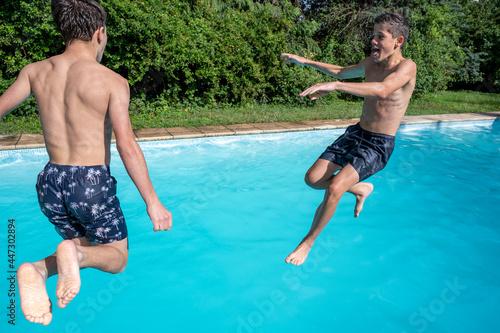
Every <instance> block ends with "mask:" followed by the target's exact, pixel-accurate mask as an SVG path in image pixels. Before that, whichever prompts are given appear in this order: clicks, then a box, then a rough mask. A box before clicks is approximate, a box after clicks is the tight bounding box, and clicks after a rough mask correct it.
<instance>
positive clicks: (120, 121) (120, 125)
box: [109, 78, 172, 231]
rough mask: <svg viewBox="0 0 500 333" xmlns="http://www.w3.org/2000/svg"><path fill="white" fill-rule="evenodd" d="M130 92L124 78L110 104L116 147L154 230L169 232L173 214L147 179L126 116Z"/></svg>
mask: <svg viewBox="0 0 500 333" xmlns="http://www.w3.org/2000/svg"><path fill="white" fill-rule="evenodd" d="M129 96H130V91H129V86H128V83H127V81H126V80H125V79H123V78H120V81H119V82H118V83H117V87H116V89H115V90H114V91H113V92H112V94H111V97H110V102H109V117H110V120H111V125H112V126H113V129H114V132H115V136H116V148H117V150H118V153H119V154H120V157H121V159H122V161H123V164H124V165H125V168H126V169H127V173H128V174H129V176H130V178H131V179H132V181H133V182H134V184H135V186H136V187H137V189H138V190H139V193H140V194H141V196H142V198H143V200H144V202H145V203H146V206H147V212H148V215H149V217H150V218H151V221H152V222H153V225H154V229H153V230H154V231H161V230H169V229H170V228H171V227H172V214H171V213H170V212H169V211H168V210H167V209H166V208H165V207H164V206H163V205H162V203H161V202H160V200H159V199H158V196H157V195H156V192H155V190H154V188H153V184H152V183H151V179H150V178H149V173H148V168H147V165H146V160H145V159H144V155H143V153H142V150H141V148H140V147H139V145H138V144H137V142H136V141H135V139H134V133H133V131H132V125H131V123H130V117H129V114H128V105H129V98H130V97H129Z"/></svg>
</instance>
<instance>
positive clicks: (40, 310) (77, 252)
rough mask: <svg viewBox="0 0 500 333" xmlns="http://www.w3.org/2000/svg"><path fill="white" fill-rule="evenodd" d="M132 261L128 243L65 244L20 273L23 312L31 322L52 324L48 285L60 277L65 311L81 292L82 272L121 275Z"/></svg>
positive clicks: (79, 240)
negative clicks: (52, 278) (129, 260)
mask: <svg viewBox="0 0 500 333" xmlns="http://www.w3.org/2000/svg"><path fill="white" fill-rule="evenodd" d="M127 260H128V240H127V239H124V240H121V241H118V242H114V243H110V244H103V245H97V246H90V243H89V242H88V241H87V240H86V239H84V238H77V239H73V240H65V241H62V242H61V243H60V244H59V245H58V247H57V251H56V253H55V254H53V255H51V256H49V257H47V258H45V259H42V260H40V261H37V262H34V263H24V264H22V265H21V266H19V268H18V271H17V277H18V283H19V295H20V298H21V310H22V311H23V313H24V315H25V317H26V319H27V320H29V321H31V322H34V323H40V324H44V325H48V324H49V323H50V321H51V320H52V303H51V302H50V299H49V297H48V295H47V290H46V287H45V283H46V280H47V278H48V277H50V276H52V275H56V274H59V278H58V281H57V287H56V296H57V298H58V305H59V306H60V307H62V308H64V307H66V305H68V303H69V302H70V301H71V300H72V299H73V298H74V297H75V296H76V294H77V293H78V292H79V290H80V272H79V270H80V269H82V268H86V267H92V268H96V269H99V270H101V271H104V272H109V273H120V272H121V271H123V270H124V269H125V266H126V264H127Z"/></svg>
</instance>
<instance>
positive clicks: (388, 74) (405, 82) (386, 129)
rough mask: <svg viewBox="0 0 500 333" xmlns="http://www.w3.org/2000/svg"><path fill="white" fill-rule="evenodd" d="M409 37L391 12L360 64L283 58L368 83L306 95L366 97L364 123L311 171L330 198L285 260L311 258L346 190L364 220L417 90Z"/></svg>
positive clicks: (327, 86) (378, 24)
mask: <svg viewBox="0 0 500 333" xmlns="http://www.w3.org/2000/svg"><path fill="white" fill-rule="evenodd" d="M408 34H409V26H408V22H407V21H406V19H405V18H404V17H403V16H402V15H400V14H396V13H387V14H382V15H379V16H377V17H376V18H375V26H374V34H373V37H372V39H371V43H372V53H371V55H370V56H369V57H367V58H365V59H363V60H362V61H361V62H360V63H358V64H356V65H352V66H347V67H341V66H336V65H330V64H326V63H321V62H317V61H312V60H308V59H306V58H303V57H300V56H297V55H293V54H288V53H283V54H282V55H281V57H283V58H285V59H286V60H285V63H295V64H298V65H300V66H309V67H313V68H315V69H317V70H319V71H321V72H323V73H325V74H328V75H331V76H333V77H335V78H337V79H339V80H342V79H350V78H357V77H363V76H364V77H365V82H359V83H358V82H342V81H334V82H326V83H318V84H316V85H314V86H312V87H310V88H308V89H306V90H305V91H303V92H302V93H301V94H300V96H302V97H304V96H307V95H311V100H315V99H317V98H319V97H322V96H324V95H326V94H328V93H330V92H332V91H334V90H338V91H343V92H346V93H349V94H352V95H355V96H359V97H363V98H364V102H363V110H362V114H361V117H360V120H359V123H358V124H356V125H353V126H350V127H348V128H347V130H346V132H345V133H344V134H343V135H342V136H341V137H339V138H338V139H337V140H336V141H335V142H334V143H333V144H332V145H331V146H329V147H328V148H327V149H326V150H325V152H324V153H323V154H321V156H320V157H319V158H318V160H317V161H316V162H315V163H314V164H313V166H312V167H311V168H310V169H309V170H308V171H307V173H306V177H305V181H306V183H307V185H309V186H310V187H312V188H314V189H322V190H325V196H324V198H323V201H322V202H321V204H320V205H319V207H318V209H317V210H316V214H315V215H314V219H313V223H312V226H311V228H310V230H309V232H308V233H307V235H306V236H305V237H304V238H303V239H302V241H301V242H300V243H299V245H298V246H297V248H296V249H295V250H294V251H293V252H292V253H290V254H289V255H288V257H287V258H286V259H285V261H286V262H287V263H291V264H293V265H301V264H302V263H303V262H304V261H305V260H306V258H307V255H308V254H309V251H310V250H311V248H312V246H313V245H314V241H315V240H316V238H317V237H318V236H319V234H320V233H321V231H322V230H323V229H324V227H325V226H326V225H327V223H328V222H329V221H330V219H331V218H332V217H333V214H334V213H335V210H336V208H337V204H338V202H339V200H340V198H341V197H342V195H343V194H344V193H345V192H350V193H352V194H354V195H355V196H356V204H355V207H354V217H358V216H359V213H360V212H361V210H362V209H363V203H364V201H365V199H366V197H367V196H368V195H370V193H371V192H372V190H373V185H372V184H371V183H367V182H362V181H363V180H365V179H367V178H368V177H370V176H372V175H373V174H375V173H376V172H378V171H380V170H382V169H383V168H384V167H385V165H386V164H387V162H388V160H389V158H390V156H391V154H392V151H393V150H394V140H395V135H396V132H397V130H398V128H399V124H400V123H401V120H402V119H403V116H404V114H405V112H406V109H407V107H408V103H409V101H410V98H411V95H412V93H413V90H414V88H415V81H416V73H417V66H416V65H415V63H414V62H413V61H412V60H410V59H405V58H403V56H402V50H403V46H404V44H405V43H406V41H407V39H408Z"/></svg>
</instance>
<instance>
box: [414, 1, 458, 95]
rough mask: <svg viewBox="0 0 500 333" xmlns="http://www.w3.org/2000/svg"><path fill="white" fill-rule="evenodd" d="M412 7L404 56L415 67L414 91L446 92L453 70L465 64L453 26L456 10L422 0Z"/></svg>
mask: <svg viewBox="0 0 500 333" xmlns="http://www.w3.org/2000/svg"><path fill="white" fill-rule="evenodd" d="M450 2H451V1H450ZM414 5H416V7H414V8H411V11H410V13H411V16H410V17H409V22H410V37H409V38H408V45H407V50H406V53H405V55H406V56H407V57H408V58H411V59H412V60H413V61H415V63H416V64H417V67H418V72H417V85H416V87H415V92H416V93H417V94H421V93H424V92H436V91H442V90H446V89H447V88H448V86H449V85H450V83H451V82H453V80H454V75H455V71H456V69H457V68H459V67H461V66H462V65H463V64H464V61H465V54H464V51H463V49H462V48H461V47H460V45H459V40H458V39H459V34H458V30H457V29H456V27H455V26H454V25H453V22H454V19H455V14H456V11H454V10H453V9H454V8H452V7H451V6H450V3H449V2H448V1H441V2H438V3H436V2H435V1H432V0H431V1H427V0H423V1H418V2H417V1H415V2H414ZM455 9H457V8H455Z"/></svg>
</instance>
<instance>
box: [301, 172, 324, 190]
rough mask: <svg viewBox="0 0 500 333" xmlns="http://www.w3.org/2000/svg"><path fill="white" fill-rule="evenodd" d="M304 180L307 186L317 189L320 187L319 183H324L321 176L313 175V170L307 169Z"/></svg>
mask: <svg viewBox="0 0 500 333" xmlns="http://www.w3.org/2000/svg"><path fill="white" fill-rule="evenodd" d="M304 182H305V183H306V184H307V186H309V187H312V188H314V189H317V188H321V187H322V186H321V185H322V184H323V183H324V180H323V179H322V178H321V177H317V176H315V175H314V173H313V172H311V171H307V172H306V175H305V176H304Z"/></svg>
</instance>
